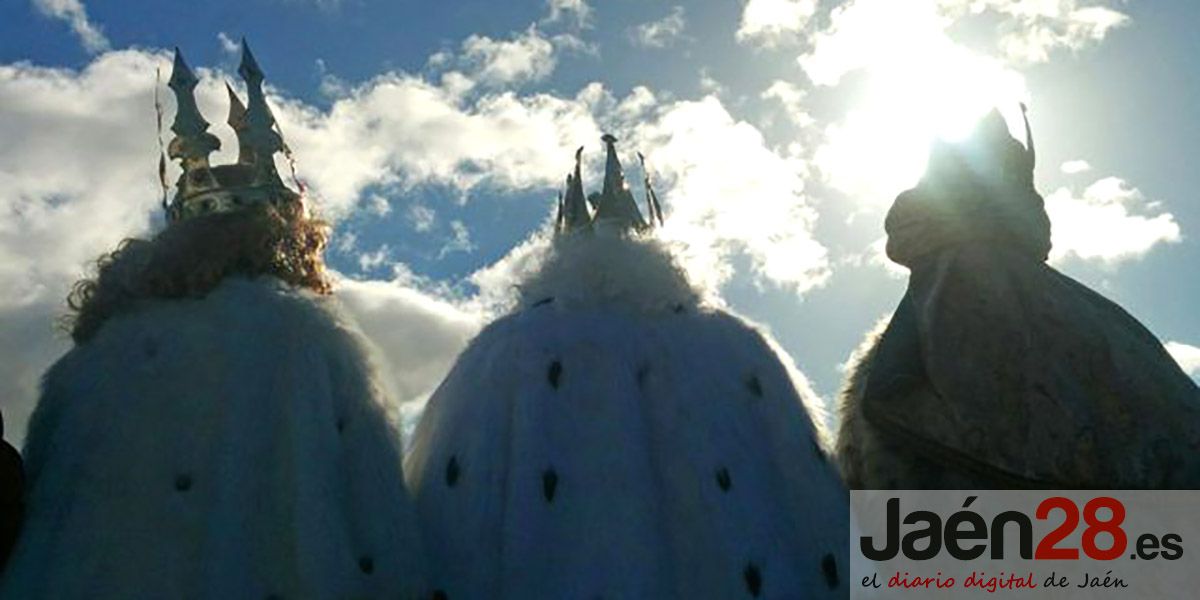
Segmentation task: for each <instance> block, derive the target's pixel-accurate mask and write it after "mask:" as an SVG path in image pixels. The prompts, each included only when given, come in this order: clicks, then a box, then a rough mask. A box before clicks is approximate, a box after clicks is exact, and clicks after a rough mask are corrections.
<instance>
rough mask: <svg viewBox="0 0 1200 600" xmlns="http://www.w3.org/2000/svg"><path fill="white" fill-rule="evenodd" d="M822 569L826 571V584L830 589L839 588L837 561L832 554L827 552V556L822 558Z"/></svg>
mask: <svg viewBox="0 0 1200 600" xmlns="http://www.w3.org/2000/svg"><path fill="white" fill-rule="evenodd" d="M821 571H823V572H824V573H825V585H827V586H829V589H831V590H833V589H837V586H838V583H839V578H838V568H837V561H836V560H834V559H833V555H832V554H826V555H825V558H823V559H821Z"/></svg>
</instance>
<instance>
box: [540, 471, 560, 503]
mask: <svg viewBox="0 0 1200 600" xmlns="http://www.w3.org/2000/svg"><path fill="white" fill-rule="evenodd" d="M557 489H558V473H555V472H554V469H552V468H551V469H546V470H545V471H543V472H542V495H543V496H545V497H546V502H554V492H555V491H556V490H557Z"/></svg>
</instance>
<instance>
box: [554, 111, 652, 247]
mask: <svg viewBox="0 0 1200 600" xmlns="http://www.w3.org/2000/svg"><path fill="white" fill-rule="evenodd" d="M600 139H601V141H603V142H604V145H605V149H606V151H607V158H606V161H605V165H604V186H603V188H601V191H600V192H599V193H596V192H593V193H592V194H591V195H590V196H585V195H584V192H583V179H582V175H581V173H580V159H581V155H582V154H583V147H582V146H581V147H580V148H579V149H578V150H576V151H575V172H574V173H572V174H569V175H567V190H566V194H565V196H564V195H563V194H559V200H558V218H557V220H556V227H555V230H556V231H557V232H558V233H560V234H565V233H570V232H573V231H578V230H590V229H592V228H593V227H598V226H605V227H612V228H616V229H622V230H632V231H645V230H648V229H651V228H652V227H654V224H655V223H656V222H657V223H658V224H659V225H661V224H662V222H663V217H662V207H661V206H660V205H659V202H658V195H657V194H655V193H654V187H653V186H651V185H650V175H649V172H648V171H646V159H645V157H644V156H642V154H641V153H640V152H639V153H638V160H639V161H640V162H641V165H642V172H643V173H644V177H643V184H644V185H645V190H646V194H645V198H646V213H647V215H648V216H649V220H646V219H645V218H643V217H642V213H641V211H640V210H638V207H637V201H636V200H634V198H633V193H632V192H630V191H629V186H628V185H626V183H625V174H624V171H623V170H622V168H621V161H620V159H618V158H617V149H616V143H617V138H615V137H613V136H612V135H609V134H607V133H606V134H604V136H603V137H601V138H600Z"/></svg>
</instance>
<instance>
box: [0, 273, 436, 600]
mask: <svg viewBox="0 0 1200 600" xmlns="http://www.w3.org/2000/svg"><path fill="white" fill-rule="evenodd" d="M331 304H332V300H329V299H326V298H317V297H315V296H312V295H310V294H308V293H305V292H299V291H295V290H292V289H290V288H288V287H286V286H285V285H283V284H282V283H280V282H278V281H277V280H274V279H271V278H260V279H257V280H254V281H248V280H244V279H230V280H227V281H225V282H223V283H222V284H221V285H220V286H219V287H217V288H216V289H215V290H213V291H212V292H211V293H210V294H208V295H207V296H206V297H204V298H203V299H196V300H169V301H168V300H161V301H153V302H146V303H145V304H144V305H142V306H139V307H136V308H135V309H132V310H131V311H129V312H127V313H125V314H123V315H119V316H116V317H113V318H112V319H111V320H110V321H108V322H107V323H105V324H104V325H103V326H102V328H101V329H100V330H99V331H98V332H97V334H96V335H95V337H94V338H92V339H90V340H88V341H87V342H85V343H83V344H82V345H79V346H77V347H75V348H74V349H73V350H72V351H70V352H69V353H68V354H67V355H66V356H64V357H63V358H62V359H61V360H59V362H58V363H57V364H55V365H54V366H53V367H52V368H51V370H50V371H49V372H48V373H47V375H46V377H45V381H44V384H43V394H42V398H41V401H40V402H39V404H38V406H37V409H36V411H35V413H34V415H33V419H32V421H31V423H30V429H29V434H28V438H27V443H26V448H25V455H26V458H27V465H28V471H29V486H30V493H29V496H28V510H29V512H28V517H27V520H26V522H25V526H24V531H23V534H22V537H21V539H20V541H19V542H18V546H17V549H16V553H15V555H14V556H13V560H12V562H11V563H10V565H9V569H8V571H7V572H6V573H5V574H4V576H3V580H2V582H0V587H2V592H0V596H2V597H3V598H5V599H13V600H16V599H22V600H31V599H42V598H45V599H51V598H53V599H71V598H88V599H110V598H111V599H122V600H125V599H131V598H146V599H161V598H206V599H207V598H211V599H224V598H258V599H261V598H288V599H293V598H322V599H323V598H339V599H340V598H417V597H422V595H423V594H425V593H426V590H425V586H424V578H423V564H422V563H423V560H422V556H421V554H420V552H419V551H418V549H419V537H420V536H419V534H418V533H417V531H416V524H415V521H414V515H413V513H412V505H411V500H410V499H409V497H408V495H407V492H406V490H405V488H404V483H403V474H402V472H401V460H402V459H401V450H400V438H399V435H398V433H397V430H396V428H395V427H394V426H393V423H392V421H391V420H390V418H389V416H388V415H387V414H386V413H387V412H388V409H387V407H386V406H385V403H386V402H387V396H386V394H385V393H384V392H383V390H382V388H381V385H380V382H379V379H378V377H377V375H376V373H375V371H374V369H373V368H372V366H371V364H370V360H369V357H368V354H367V350H366V346H365V343H364V340H363V338H362V336H361V335H360V334H359V333H357V332H356V330H355V329H354V328H353V327H352V326H350V325H349V324H347V323H346V322H345V320H344V319H343V318H342V317H340V316H339V315H338V314H337V312H336V311H335V310H333V308H332V306H331Z"/></svg>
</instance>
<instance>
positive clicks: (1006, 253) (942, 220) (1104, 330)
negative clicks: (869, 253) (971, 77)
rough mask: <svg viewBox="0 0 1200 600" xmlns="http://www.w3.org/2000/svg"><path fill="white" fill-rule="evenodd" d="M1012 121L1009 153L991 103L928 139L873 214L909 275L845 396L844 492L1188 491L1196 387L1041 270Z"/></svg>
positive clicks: (1072, 288) (1196, 457) (1113, 317)
mask: <svg viewBox="0 0 1200 600" xmlns="http://www.w3.org/2000/svg"><path fill="white" fill-rule="evenodd" d="M1022 109H1024V107H1022ZM1025 128H1026V139H1027V141H1026V145H1025V146H1024V147H1022V146H1021V143H1020V142H1018V141H1017V140H1016V139H1013V138H1012V137H1011V136H1010V135H1009V134H1008V128H1007V125H1006V124H1005V122H1004V119H1003V117H1002V116H1001V115H1000V113H999V112H993V113H992V114H990V115H989V116H988V117H986V118H985V119H984V120H983V121H982V122H981V123H980V125H979V126H978V128H977V130H976V131H975V133H974V135H973V136H972V137H971V138H970V139H968V140H967V141H966V142H964V143H963V144H961V145H958V146H949V145H944V144H943V145H939V146H936V147H935V148H934V150H933V152H932V154H931V157H930V160H929V167H928V170H927V172H926V173H925V176H924V178H923V179H922V180H921V182H920V183H919V184H918V185H917V187H916V188H915V189H912V190H908V191H906V192H904V193H902V194H900V196H899V197H898V198H896V202H895V204H894V205H893V206H892V208H891V211H890V212H889V213H888V216H887V219H886V223H885V227H886V229H887V234H888V241H887V253H888V256H889V257H890V258H891V259H892V260H894V261H896V262H898V263H900V264H902V265H904V266H906V267H908V268H909V270H910V271H911V276H910V278H909V283H908V290H907V292H906V293H905V295H904V298H903V299H902V300H901V301H900V305H899V307H897V308H896V311H895V314H894V315H893V316H892V318H891V320H890V322H889V323H888V324H887V327H886V329H885V330H883V332H882V334H881V335H874V334H873V335H872V336H870V337H869V338H868V340H867V341H866V343H865V344H864V346H863V348H862V349H861V350H860V351H859V352H858V354H857V361H856V364H855V366H854V367H853V369H852V370H851V376H850V378H849V382H848V385H847V387H846V389H845V391H844V392H843V396H842V406H841V413H842V426H841V432H840V435H839V439H838V444H837V446H838V454H839V462H840V464H841V467H842V470H843V474H844V475H845V477H846V480H847V483H848V484H849V486H850V487H851V488H853V489H860V488H863V489H998V488H1031V487H1033V488H1057V489H1082V488H1106V489H1130V488H1196V487H1200V389H1197V387H1196V384H1195V383H1194V382H1193V381H1192V380H1191V379H1190V378H1188V376H1187V375H1186V374H1184V372H1183V371H1182V370H1181V369H1180V368H1179V366H1178V364H1177V363H1176V362H1175V361H1174V360H1173V359H1172V358H1171V356H1170V355H1169V354H1167V352H1166V350H1165V349H1164V348H1163V345H1162V343H1161V342H1160V341H1159V340H1158V339H1157V338H1156V337H1155V336H1154V335H1153V334H1151V333H1150V332H1149V331H1147V330H1146V328H1145V327H1143V326H1142V325H1141V323H1139V322H1138V321H1137V320H1136V319H1134V318H1133V317H1132V316H1130V315H1129V314H1128V313H1126V312H1125V311H1124V310H1122V309H1121V307H1119V306H1117V305H1116V304H1114V303H1113V302H1111V301H1109V300H1107V299H1105V298H1104V297H1103V296H1101V295H1099V294H1097V293H1096V292H1094V291H1092V290H1090V289H1088V288H1087V287H1085V286H1083V285H1082V284H1080V283H1079V282H1077V281H1075V280H1073V279H1071V278H1070V277H1067V276H1065V275H1063V274H1061V273H1059V272H1058V271H1056V270H1054V269H1053V268H1051V267H1050V266H1048V265H1047V264H1046V263H1045V260H1046V258H1047V256H1048V254H1049V251H1050V221H1049V219H1048V218H1047V216H1046V212H1045V209H1044V208H1043V201H1042V197H1041V196H1040V195H1039V194H1038V193H1037V191H1036V190H1035V189H1034V185H1033V168H1034V149H1033V139H1032V135H1031V134H1030V132H1029V124H1028V120H1026V124H1025Z"/></svg>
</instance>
